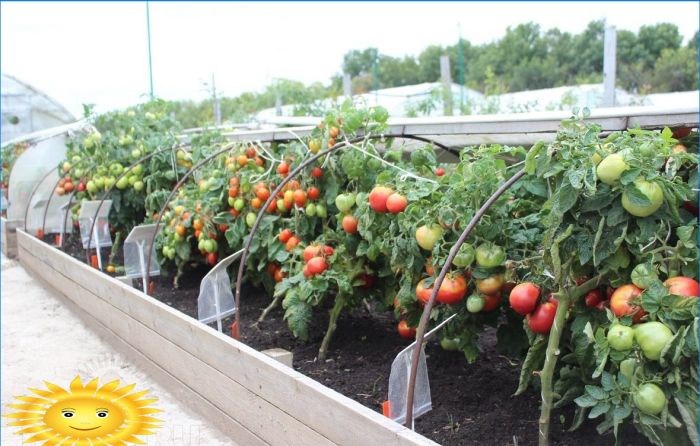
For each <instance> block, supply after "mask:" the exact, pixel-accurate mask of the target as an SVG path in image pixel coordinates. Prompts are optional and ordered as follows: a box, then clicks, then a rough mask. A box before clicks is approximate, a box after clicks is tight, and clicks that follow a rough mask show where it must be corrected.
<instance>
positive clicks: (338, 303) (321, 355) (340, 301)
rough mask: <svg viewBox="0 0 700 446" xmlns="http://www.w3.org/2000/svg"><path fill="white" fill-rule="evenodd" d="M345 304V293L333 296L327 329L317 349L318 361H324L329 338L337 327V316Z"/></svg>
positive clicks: (329, 341)
mask: <svg viewBox="0 0 700 446" xmlns="http://www.w3.org/2000/svg"><path fill="white" fill-rule="evenodd" d="M344 306H345V295H344V294H342V293H338V295H337V296H336V298H335V305H333V309H332V310H331V317H330V319H329V320H328V329H327V330H326V335H325V336H324V337H323V342H322V343H321V348H319V349H318V359H319V361H324V360H325V359H326V355H327V354H328V346H329V345H330V343H331V338H333V333H335V329H336V327H337V322H338V316H340V313H341V311H343V307H344Z"/></svg>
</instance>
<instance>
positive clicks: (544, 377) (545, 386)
mask: <svg viewBox="0 0 700 446" xmlns="http://www.w3.org/2000/svg"><path fill="white" fill-rule="evenodd" d="M557 296H558V298H559V305H557V312H556V314H555V315H554V323H553V324H552V329H551V330H550V332H549V341H548V342H547V350H546V353H545V360H544V366H543V367H542V372H541V374H540V380H541V383H542V410H541V412H540V420H539V428H540V429H539V446H548V445H549V419H550V412H551V410H552V400H553V397H554V393H553V392H552V378H553V375H554V368H555V367H556V365H557V357H558V356H559V341H560V340H561V334H562V332H563V331H564V327H565V325H566V313H567V312H568V311H569V302H570V301H571V297H570V295H569V293H568V291H567V290H566V289H564V288H561V289H559V291H558V292H557Z"/></svg>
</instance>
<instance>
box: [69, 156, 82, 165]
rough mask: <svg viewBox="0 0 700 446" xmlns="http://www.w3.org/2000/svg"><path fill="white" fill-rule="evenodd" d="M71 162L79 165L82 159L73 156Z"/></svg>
mask: <svg viewBox="0 0 700 446" xmlns="http://www.w3.org/2000/svg"><path fill="white" fill-rule="evenodd" d="M70 160H71V162H72V163H73V164H78V163H79V162H80V161H81V158H80V157H79V156H78V155H73V158H71V159H70Z"/></svg>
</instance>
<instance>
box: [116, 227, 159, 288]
mask: <svg viewBox="0 0 700 446" xmlns="http://www.w3.org/2000/svg"><path fill="white" fill-rule="evenodd" d="M155 229H156V225H155V224H150V225H140V226H136V227H135V228H134V229H132V230H131V232H130V233H129V235H128V236H127V237H126V239H125V240H124V271H125V274H126V277H129V278H131V279H135V278H145V276H146V262H147V261H148V252H149V251H151V265H150V271H148V275H149V276H151V277H153V276H157V275H159V274H160V265H158V261H157V256H156V253H155V247H154V246H153V245H151V240H152V239H153V233H154V232H155Z"/></svg>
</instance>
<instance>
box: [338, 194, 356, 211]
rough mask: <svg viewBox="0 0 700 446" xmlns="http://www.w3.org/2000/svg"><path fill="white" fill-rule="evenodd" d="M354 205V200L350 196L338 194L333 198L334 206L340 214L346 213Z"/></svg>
mask: <svg viewBox="0 0 700 446" xmlns="http://www.w3.org/2000/svg"><path fill="white" fill-rule="evenodd" d="M354 205H355V198H354V197H353V196H352V195H351V194H339V195H338V196H337V197H335V206H336V207H337V208H338V210H339V211H340V212H348V211H349V210H350V209H352V207H353V206H354Z"/></svg>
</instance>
